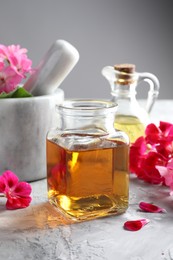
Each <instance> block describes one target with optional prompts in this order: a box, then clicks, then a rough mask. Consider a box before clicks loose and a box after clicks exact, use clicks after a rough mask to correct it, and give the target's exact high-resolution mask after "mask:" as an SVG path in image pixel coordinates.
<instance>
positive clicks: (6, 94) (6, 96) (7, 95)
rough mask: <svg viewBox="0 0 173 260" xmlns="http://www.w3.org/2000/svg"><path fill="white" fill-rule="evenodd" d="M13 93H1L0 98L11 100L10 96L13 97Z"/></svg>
mask: <svg viewBox="0 0 173 260" xmlns="http://www.w3.org/2000/svg"><path fill="white" fill-rule="evenodd" d="M13 93H14V92H10V93H5V92H2V93H1V94H0V98H11V97H12V95H13Z"/></svg>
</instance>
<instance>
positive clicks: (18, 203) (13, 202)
mask: <svg viewBox="0 0 173 260" xmlns="http://www.w3.org/2000/svg"><path fill="white" fill-rule="evenodd" d="M31 200H32V199H31V197H30V196H29V197H26V198H17V197H9V198H8V200H7V202H6V208H7V209H9V210H14V209H21V208H26V207H28V206H29V204H30V202H31Z"/></svg>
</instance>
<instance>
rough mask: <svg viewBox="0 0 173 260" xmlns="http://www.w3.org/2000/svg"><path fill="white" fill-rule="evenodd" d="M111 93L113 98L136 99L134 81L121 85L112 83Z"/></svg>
mask: <svg viewBox="0 0 173 260" xmlns="http://www.w3.org/2000/svg"><path fill="white" fill-rule="evenodd" d="M111 95H112V96H114V97H115V98H123V99H126V98H131V99H133V98H134V99H136V98H135V96H136V83H134V84H127V85H121V84H115V83H112V86H111Z"/></svg>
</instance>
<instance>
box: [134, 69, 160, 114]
mask: <svg viewBox="0 0 173 260" xmlns="http://www.w3.org/2000/svg"><path fill="white" fill-rule="evenodd" d="M138 76H139V77H138V82H141V81H146V82H148V84H149V86H150V89H149V91H148V97H147V104H146V111H147V112H148V113H150V112H151V109H152V107H153V105H154V103H155V101H156V99H157V97H158V94H159V87H160V86H159V80H158V78H157V77H156V76H155V75H153V74H151V73H148V72H143V73H138Z"/></svg>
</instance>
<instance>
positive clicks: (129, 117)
mask: <svg viewBox="0 0 173 260" xmlns="http://www.w3.org/2000/svg"><path fill="white" fill-rule="evenodd" d="M102 74H103V76H104V77H105V78H106V79H107V80H108V81H109V83H110V85H111V95H112V101H114V102H117V104H118V110H117V113H116V117H115V128H117V129H120V130H122V131H125V132H126V133H127V134H128V136H129V138H130V142H131V143H133V142H134V141H135V140H136V139H137V138H138V137H139V136H143V135H144V131H145V127H146V125H147V124H148V123H149V122H150V119H149V113H150V111H151V109H152V107H153V104H154V103H155V100H156V98H157V96H158V93H159V81H158V79H157V78H156V77H155V76H154V75H153V74H151V73H137V72H136V71H135V65H133V64H119V65H115V66H114V67H111V66H107V67H104V68H103V70H102ZM142 81H147V82H148V83H149V86H150V90H149V92H148V99H147V105H146V109H144V108H143V107H141V106H140V105H139V103H138V101H137V99H136V88H137V87H138V86H139V83H140V82H142Z"/></svg>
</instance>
